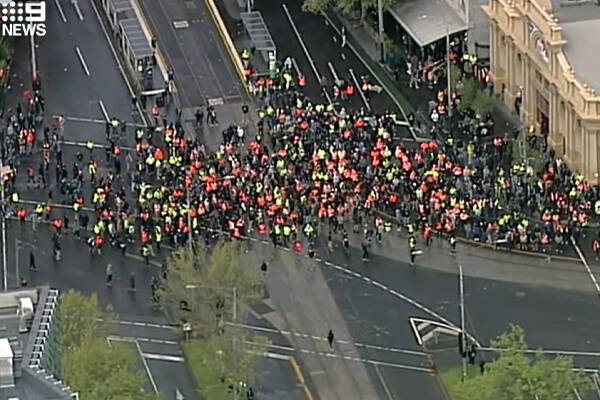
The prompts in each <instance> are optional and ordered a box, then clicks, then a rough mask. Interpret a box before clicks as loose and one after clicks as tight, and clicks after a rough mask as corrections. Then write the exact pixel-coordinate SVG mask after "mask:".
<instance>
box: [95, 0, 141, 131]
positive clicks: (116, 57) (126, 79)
mask: <svg viewBox="0 0 600 400" xmlns="http://www.w3.org/2000/svg"><path fill="white" fill-rule="evenodd" d="M90 3H91V4H92V9H93V10H94V14H95V15H96V19H97V20H98V23H99V24H100V26H101V27H102V32H104V37H105V38H106V41H107V42H108V45H109V46H110V50H111V52H112V54H113V59H114V60H115V61H116V63H117V67H118V69H119V72H121V76H122V77H123V80H124V81H125V85H126V86H127V89H128V90H129V94H130V95H131V97H135V96H136V94H135V91H134V90H133V87H132V86H131V84H130V83H129V79H128V78H127V74H126V73H125V70H124V69H123V65H121V61H120V60H119V56H118V55H117V51H116V50H115V46H113V44H112V42H111V40H110V36H109V35H108V31H107V30H106V26H104V21H103V20H102V18H101V17H100V13H99V12H98V8H97V7H96V4H94V0H90ZM136 109H137V112H138V114H139V115H140V118H141V119H142V122H144V123H146V115H145V114H144V111H143V110H142V106H141V105H140V102H139V101H138V102H137V104H136Z"/></svg>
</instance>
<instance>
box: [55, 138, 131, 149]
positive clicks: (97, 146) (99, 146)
mask: <svg viewBox="0 0 600 400" xmlns="http://www.w3.org/2000/svg"><path fill="white" fill-rule="evenodd" d="M60 142H61V143H62V144H64V145H67V146H77V147H87V143H86V142H78V141H75V140H61V141H60ZM94 148H95V149H108V148H110V146H108V145H106V144H98V143H94ZM119 149H121V150H123V151H133V150H134V148H133V147H129V146H119Z"/></svg>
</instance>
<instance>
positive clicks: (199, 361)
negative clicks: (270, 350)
mask: <svg viewBox="0 0 600 400" xmlns="http://www.w3.org/2000/svg"><path fill="white" fill-rule="evenodd" d="M268 344H269V341H268V339H267V338H266V337H264V336H253V337H249V336H247V335H242V334H241V333H240V332H231V331H230V332H228V333H226V334H224V335H221V336H213V337H212V338H210V339H206V340H192V341H189V342H187V343H185V344H184V349H185V354H186V356H187V359H188V362H189V364H190V366H191V369H192V371H193V374H194V377H195V378H196V381H197V383H198V386H199V391H200V393H201V394H202V396H203V397H204V398H206V399H211V400H220V399H223V400H225V399H227V400H229V399H231V394H230V392H231V390H232V387H236V388H238V389H239V390H243V387H244V386H243V385H240V382H242V383H245V384H248V383H251V382H252V381H253V380H254V370H255V366H256V361H257V360H258V358H259V357H260V356H261V355H262V354H264V352H265V351H266V349H267V346H268Z"/></svg>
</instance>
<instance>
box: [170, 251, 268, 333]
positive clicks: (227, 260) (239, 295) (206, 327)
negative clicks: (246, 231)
mask: <svg viewBox="0 0 600 400" xmlns="http://www.w3.org/2000/svg"><path fill="white" fill-rule="evenodd" d="M244 252H245V247H244V245H243V244H242V243H241V242H237V241H233V242H232V241H223V242H219V243H217V244H216V245H215V246H214V247H213V248H212V250H211V251H207V250H206V249H205V248H204V247H203V246H201V245H199V244H198V243H196V245H195V246H194V248H193V250H190V249H189V248H188V247H181V248H180V249H178V250H176V251H174V252H173V253H172V254H171V256H170V257H169V259H168V260H167V271H168V278H167V279H166V280H165V281H163V283H162V285H161V287H160V289H159V291H158V296H159V299H160V303H161V306H162V307H163V308H164V309H165V310H166V311H167V312H168V314H169V316H170V317H171V318H173V319H174V320H176V321H182V320H185V321H187V322H188V323H190V324H191V325H192V329H193V331H192V332H193V336H195V337H205V338H206V337H211V336H214V335H216V334H217V333H219V332H220V331H222V328H223V323H224V322H227V321H232V320H233V319H234V316H233V313H234V308H237V312H238V313H242V312H243V311H244V309H245V307H249V306H252V305H253V304H255V303H256V302H257V301H259V300H260V299H261V298H262V295H263V291H264V283H263V280H262V276H261V274H260V272H259V271H258V268H253V267H251V266H248V265H247V264H246V263H245V262H244Z"/></svg>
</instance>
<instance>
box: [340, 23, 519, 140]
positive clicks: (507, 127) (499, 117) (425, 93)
mask: <svg viewBox="0 0 600 400" xmlns="http://www.w3.org/2000/svg"><path fill="white" fill-rule="evenodd" d="M328 16H329V17H330V18H331V19H332V21H333V22H334V24H336V25H338V26H339V25H342V24H343V25H344V26H345V27H346V31H347V32H349V33H350V36H351V41H352V42H354V43H356V44H357V45H358V46H355V47H356V49H357V51H359V52H360V53H363V55H364V57H363V58H364V59H365V61H366V62H368V63H369V65H370V66H371V68H373V70H374V71H375V72H376V73H377V74H378V77H379V78H380V79H381V81H382V83H383V84H384V85H386V86H388V89H390V90H391V91H392V92H393V93H394V95H395V96H396V97H397V98H398V100H399V101H400V103H401V104H402V107H404V108H405V111H406V112H407V113H409V112H413V113H414V114H415V116H416V117H417V118H418V119H419V120H420V121H422V122H424V123H425V124H426V125H430V124H431V123H430V120H429V115H428V111H429V105H428V103H429V101H430V100H434V99H435V98H436V95H437V92H436V91H435V90H430V89H428V88H427V86H426V85H422V87H421V88H420V89H419V90H415V89H410V88H409V87H408V84H407V82H398V81H397V80H396V79H395V78H394V76H393V74H392V72H391V70H390V69H389V67H387V66H384V65H382V64H381V63H379V62H378V61H377V60H379V57H380V56H379V48H378V44H377V39H376V38H374V37H373V36H372V34H371V32H369V30H368V29H367V28H365V27H364V26H362V25H358V24H356V23H353V22H351V21H349V20H348V19H346V18H344V17H343V16H340V15H338V14H335V15H334V14H328ZM493 104H494V108H493V111H492V114H493V116H494V121H495V129H494V130H495V132H494V134H495V135H503V134H504V133H505V132H507V131H508V132H510V131H514V130H516V129H517V128H518V127H519V126H520V125H521V123H520V121H519V118H518V116H517V115H516V114H515V113H512V112H511V111H510V110H508V108H507V107H506V106H505V105H504V104H503V103H502V101H501V100H500V99H499V98H498V97H496V96H494V98H493Z"/></svg>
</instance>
